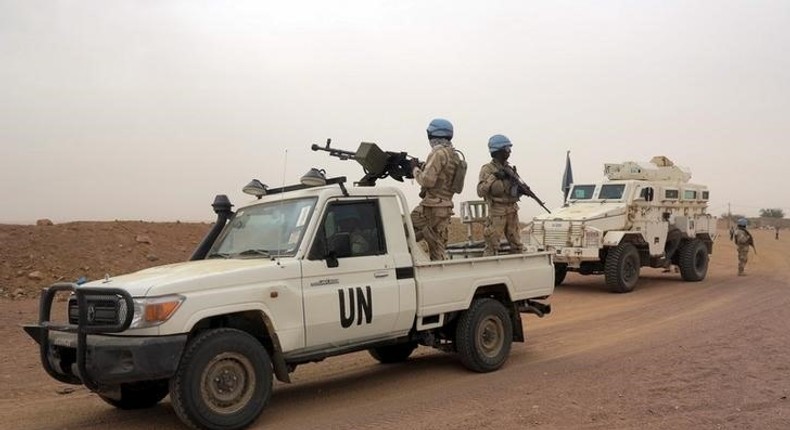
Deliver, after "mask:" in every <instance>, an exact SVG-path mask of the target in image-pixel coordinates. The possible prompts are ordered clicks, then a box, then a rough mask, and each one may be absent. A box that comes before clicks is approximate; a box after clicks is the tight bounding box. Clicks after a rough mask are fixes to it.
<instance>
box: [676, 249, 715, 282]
mask: <svg viewBox="0 0 790 430" xmlns="http://www.w3.org/2000/svg"><path fill="white" fill-rule="evenodd" d="M708 260H709V258H708V247H707V246H705V244H704V243H703V242H702V241H701V240H698V239H692V240H689V241H688V242H686V243H685V244H683V246H682V247H681V248H680V259H679V263H680V265H679V266H680V277H681V278H683V280H684V281H688V282H699V281H701V280H703V279H705V275H707V274H708Z"/></svg>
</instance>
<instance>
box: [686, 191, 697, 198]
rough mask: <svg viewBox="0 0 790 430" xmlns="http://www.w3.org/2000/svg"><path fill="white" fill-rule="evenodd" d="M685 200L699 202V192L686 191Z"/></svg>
mask: <svg viewBox="0 0 790 430" xmlns="http://www.w3.org/2000/svg"><path fill="white" fill-rule="evenodd" d="M683 200H697V190H684V191H683Z"/></svg>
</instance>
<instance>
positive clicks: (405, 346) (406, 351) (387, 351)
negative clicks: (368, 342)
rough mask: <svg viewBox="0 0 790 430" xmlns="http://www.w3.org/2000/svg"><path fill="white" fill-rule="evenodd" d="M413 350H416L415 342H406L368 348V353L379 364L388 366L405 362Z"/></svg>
mask: <svg viewBox="0 0 790 430" xmlns="http://www.w3.org/2000/svg"><path fill="white" fill-rule="evenodd" d="M415 349H417V344H416V343H415V342H407V343H399V344H397V345H387V346H378V347H376V348H370V349H369V350H368V352H369V353H370V355H371V356H372V357H373V358H375V359H376V360H378V361H379V362H380V363H384V364H390V363H400V362H401V361H406V360H407V359H408V358H409V356H410V355H411V353H412V352H413V351H414V350H415Z"/></svg>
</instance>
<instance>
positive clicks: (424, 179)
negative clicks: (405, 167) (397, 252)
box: [411, 138, 458, 260]
mask: <svg viewBox="0 0 790 430" xmlns="http://www.w3.org/2000/svg"><path fill="white" fill-rule="evenodd" d="M430 142H431V147H432V149H431V153H430V154H429V155H428V159H427V160H426V161H425V165H424V166H423V167H422V168H419V167H416V168H415V169H414V179H415V180H417V183H418V184H420V186H421V187H422V191H421V192H420V196H421V197H422V201H420V204H419V205H418V206H417V207H416V208H414V210H413V211H412V212H411V222H412V224H414V231H415V234H416V236H417V237H416V238H415V239H416V240H417V241H420V240H423V239H425V242H426V243H427V244H428V253H429V254H430V256H431V260H444V259H445V254H444V249H445V247H446V246H447V228H448V227H449V225H450V217H451V216H452V215H453V191H452V184H453V176H454V175H455V169H456V167H457V166H458V158H457V156H456V155H455V153H454V151H453V145H452V143H451V142H450V141H449V140H447V139H443V138H433V139H431V140H430Z"/></svg>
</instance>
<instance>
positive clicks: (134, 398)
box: [99, 379, 168, 410]
mask: <svg viewBox="0 0 790 430" xmlns="http://www.w3.org/2000/svg"><path fill="white" fill-rule="evenodd" d="M167 392H168V384H167V379H162V380H158V381H146V382H135V383H131V384H121V398H120V399H113V398H110V397H107V396H104V395H102V394H99V397H100V398H101V399H102V400H104V401H105V402H107V403H109V404H110V405H112V406H115V407H116V408H118V409H126V410H133V409H147V408H151V407H153V406H156V404H157V403H159V402H160V401H161V400H162V399H164V398H165V397H166V396H167Z"/></svg>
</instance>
